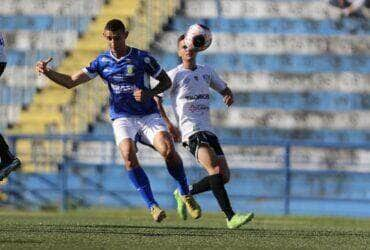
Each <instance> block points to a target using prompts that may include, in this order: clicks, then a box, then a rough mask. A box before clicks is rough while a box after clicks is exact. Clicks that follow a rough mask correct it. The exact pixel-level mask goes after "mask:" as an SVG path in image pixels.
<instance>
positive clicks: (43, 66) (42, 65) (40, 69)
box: [35, 57, 53, 74]
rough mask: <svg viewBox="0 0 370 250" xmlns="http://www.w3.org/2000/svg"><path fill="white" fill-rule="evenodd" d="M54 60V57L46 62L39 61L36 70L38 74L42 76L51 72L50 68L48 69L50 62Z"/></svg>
mask: <svg viewBox="0 0 370 250" xmlns="http://www.w3.org/2000/svg"><path fill="white" fill-rule="evenodd" d="M52 60H53V58H52V57H50V58H49V59H48V60H46V61H42V60H41V61H38V62H37V63H36V68H35V70H36V72H37V73H41V74H45V73H47V72H48V71H49V68H48V67H47V65H48V63H49V62H51V61H52Z"/></svg>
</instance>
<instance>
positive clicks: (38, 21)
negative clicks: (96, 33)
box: [0, 15, 91, 32]
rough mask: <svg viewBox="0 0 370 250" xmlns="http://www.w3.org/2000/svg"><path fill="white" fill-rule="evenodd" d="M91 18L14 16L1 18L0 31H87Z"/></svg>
mask: <svg viewBox="0 0 370 250" xmlns="http://www.w3.org/2000/svg"><path fill="white" fill-rule="evenodd" d="M90 20H91V17H90V16H80V17H79V16H76V17H72V16H51V15H12V16H0V30H3V31H13V30H22V29H23V30H33V31H41V30H58V31H62V30H76V29H77V30H78V31H79V32H82V31H84V30H85V29H86V27H87V25H88V24H89V22H90Z"/></svg>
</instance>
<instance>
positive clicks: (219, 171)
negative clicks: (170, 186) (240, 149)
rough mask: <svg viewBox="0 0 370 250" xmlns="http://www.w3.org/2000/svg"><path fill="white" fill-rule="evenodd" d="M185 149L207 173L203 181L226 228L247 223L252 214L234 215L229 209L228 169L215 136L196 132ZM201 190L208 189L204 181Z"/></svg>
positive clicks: (230, 208)
mask: <svg viewBox="0 0 370 250" xmlns="http://www.w3.org/2000/svg"><path fill="white" fill-rule="evenodd" d="M187 148H188V149H189V150H190V152H191V153H192V154H193V155H194V156H195V157H196V159H197V160H198V162H199V163H200V164H201V165H202V166H203V167H204V168H205V169H206V171H207V172H208V174H209V175H208V176H207V177H206V179H203V180H206V181H208V182H209V184H208V185H209V188H210V189H211V190H212V193H213V195H214V196H215V198H216V200H217V202H218V204H219V206H220V208H221V210H222V211H223V212H224V213H225V215H226V217H227V226H228V228H238V227H240V226H241V225H243V224H245V223H247V222H249V221H250V220H251V219H252V218H253V216H254V215H253V213H249V214H245V215H241V214H235V213H234V211H233V209H232V207H231V204H230V200H229V197H228V194H227V191H226V189H225V183H226V182H228V181H229V178H230V174H229V167H228V165H227V162H226V159H225V157H224V154H223V152H222V149H221V146H220V144H219V142H218V138H217V136H215V135H214V134H212V133H209V132H198V133H196V134H194V135H193V136H191V137H190V138H189V145H188V146H187ZM203 188H204V189H206V188H208V187H207V185H206V183H205V181H204V186H203ZM193 189H194V185H193Z"/></svg>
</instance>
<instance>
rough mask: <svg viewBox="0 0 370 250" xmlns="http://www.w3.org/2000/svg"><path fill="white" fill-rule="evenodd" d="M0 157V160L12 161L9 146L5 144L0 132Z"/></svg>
mask: <svg viewBox="0 0 370 250" xmlns="http://www.w3.org/2000/svg"><path fill="white" fill-rule="evenodd" d="M0 158H1V162H4V163H9V162H11V161H13V159H14V155H12V153H10V152H9V146H8V144H6V142H5V140H4V137H3V136H2V135H1V134H0Z"/></svg>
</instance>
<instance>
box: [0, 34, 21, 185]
mask: <svg viewBox="0 0 370 250" xmlns="http://www.w3.org/2000/svg"><path fill="white" fill-rule="evenodd" d="M4 47H5V43H4V39H3V36H2V34H1V33H0V76H1V75H2V74H3V72H4V70H5V68H6V62H7V60H6V54H5V48H4ZM0 159H1V163H0V181H2V180H3V179H4V178H6V177H7V176H8V175H9V174H10V173H11V172H12V171H14V170H16V169H18V168H19V167H20V166H21V161H20V160H19V159H18V158H17V157H15V156H14V155H13V154H12V153H11V152H10V151H9V146H8V144H7V143H6V141H5V140H4V137H3V136H2V135H1V134H0Z"/></svg>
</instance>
